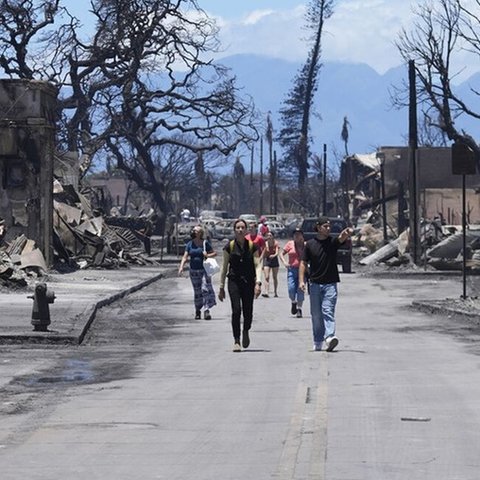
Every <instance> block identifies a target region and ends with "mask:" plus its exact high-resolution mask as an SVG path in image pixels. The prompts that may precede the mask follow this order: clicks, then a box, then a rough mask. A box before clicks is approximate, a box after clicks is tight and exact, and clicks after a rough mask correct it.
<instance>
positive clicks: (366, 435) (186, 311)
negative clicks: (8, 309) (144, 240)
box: [0, 264, 480, 480]
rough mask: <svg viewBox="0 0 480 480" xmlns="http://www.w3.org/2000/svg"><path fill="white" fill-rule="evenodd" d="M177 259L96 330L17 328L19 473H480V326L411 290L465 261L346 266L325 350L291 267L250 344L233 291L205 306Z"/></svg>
mask: <svg viewBox="0 0 480 480" xmlns="http://www.w3.org/2000/svg"><path fill="white" fill-rule="evenodd" d="M162 268H164V271H163V276H162V278H160V279H157V280H156V281H154V282H153V283H149V284H148V282H147V284H146V285H145V286H144V287H143V288H141V289H139V290H137V291H135V292H133V293H131V294H130V295H127V296H124V297H123V298H119V299H118V300H116V301H114V302H112V303H110V304H109V305H107V306H105V307H103V308H101V309H99V310H98V311H97V312H96V315H95V318H94V320H93V322H92V324H91V326H90V328H89V329H88V332H87V333H86V336H85V338H84V339H83V342H82V343H81V344H80V345H75V344H74V343H73V342H69V343H62V342H61V341H56V342H53V343H52V342H50V343H38V341H37V342H35V343H34V342H33V341H32V338H27V340H26V341H25V342H23V343H22V342H20V341H19V342H18V343H12V342H11V341H10V342H9V343H5V344H3V345H2V356H1V363H0V375H1V376H0V381H1V383H0V416H1V427H0V461H1V464H2V478H3V479H7V480H10V479H19V478H24V477H28V478H35V479H49V480H55V479H65V478H68V479H72V480H75V479H84V478H99V479H100V478H101V479H102V480H105V479H112V480H113V479H115V480H118V479H137V478H141V479H168V480H173V479H186V478H193V477H194V478H196V479H205V480H207V479H208V480H212V479H231V480H237V479H238V480H240V479H244V478H253V479H257V480H267V479H270V478H277V479H296V480H300V479H327V480H351V479H364V480H375V479H378V480H384V479H387V478H388V479H389V480H396V479H398V480H404V479H406V478H408V479H419V480H420V479H422V480H425V479H432V480H433V479H435V480H438V479H455V478H457V479H462V480H465V479H472V480H474V479H476V478H477V476H478V469H479V466H480V461H479V460H478V455H477V453H478V452H477V450H478V449H477V447H476V446H477V445H478V443H479V440H480V438H479V437H480V433H479V432H480V428H479V427H480V407H479V404H478V397H479V395H480V383H479V382H478V358H479V357H478V356H479V355H480V345H479V343H478V340H479V339H480V328H479V327H478V325H477V324H476V323H475V321H474V320H472V318H471V317H463V316H454V315H450V316H449V315H439V314H431V313H423V312H422V311H419V310H418V309H417V308H413V307H412V302H413V301H417V302H422V301H423V300H429V301H433V300H435V299H437V300H442V299H443V300H444V299H446V298H448V297H458V296H459V295H460V293H461V278H460V277H459V276H443V277H442V276H440V275H426V274H422V272H417V274H416V275H408V276H402V275H401V274H399V275H393V276H391V278H384V277H383V278H382V277H380V276H378V277H376V276H366V275H364V274H363V273H362V270H361V267H357V268H356V271H355V273H353V274H343V275H342V277H341V280H342V281H341V284H340V293H339V303H338V306H337V335H338V337H339V339H340V343H339V345H338V347H337V349H336V350H335V351H334V352H330V353H327V352H325V351H322V352H314V351H312V338H311V328H310V317H309V308H308V304H307V305H306V306H305V308H304V318H296V317H294V316H292V315H291V314H290V302H289V300H288V297H287V294H286V279H285V277H286V273H285V269H281V270H280V275H279V277H280V288H279V292H280V297H279V298H273V296H270V298H262V297H260V298H259V299H258V300H256V302H255V314H254V323H253V327H252V330H251V341H252V343H251V345H250V347H249V348H248V349H245V350H243V351H242V352H241V353H233V352H232V346H233V339H232V337H231V329H230V317H229V316H230V306H229V303H228V298H227V300H226V301H225V302H223V303H221V304H219V305H217V306H216V307H215V308H213V309H212V316H213V318H212V320H210V321H208V320H204V319H202V320H194V318H193V317H194V309H193V299H192V288H191V284H190V280H189V279H188V276H184V277H180V278H179V277H177V276H176V275H174V271H175V269H176V265H175V264H172V265H167V266H164V267H162ZM109 273H111V272H109ZM84 275H85V277H86V276H88V275H89V273H88V272H84ZM112 275H113V274H112ZM116 275H117V276H118V282H120V281H121V280H120V279H121V276H122V275H125V272H122V271H118V270H117V271H116ZM216 281H217V282H218V278H216ZM79 282H80V280H79ZM88 282H94V280H93V276H91V277H90V278H89V279H84V280H83V283H88ZM98 283H99V288H106V287H108V288H111V287H109V285H110V284H111V283H114V280H113V277H112V278H107V276H105V277H104V278H103V282H102V281H100V282H98ZM108 288H107V289H108ZM217 290H218V289H217ZM78 295H79V290H78V288H74V289H73V290H72V291H71V292H70V293H67V292H66V291H64V294H63V298H62V299H61V302H60V303H59V304H58V308H65V302H68V301H69V300H70V301H71V302H72V303H73V302H74V301H75V298H76V296H77V297H78ZM12 298H14V297H13V296H12ZM59 300H60V299H59ZM91 301H93V300H92V299H91ZM95 301H97V300H95ZM56 307H57V304H55V303H54V304H52V305H51V307H50V308H51V316H52V325H51V330H55V328H56V327H57V326H56V325H55V322H56V319H58V317H57V313H56V312H55V308H56ZM27 322H28V319H27ZM27 330H30V328H27V327H25V331H27ZM37 335H42V334H41V333H39V334H37ZM44 335H47V336H48V335H50V336H54V335H55V334H54V333H47V334H44Z"/></svg>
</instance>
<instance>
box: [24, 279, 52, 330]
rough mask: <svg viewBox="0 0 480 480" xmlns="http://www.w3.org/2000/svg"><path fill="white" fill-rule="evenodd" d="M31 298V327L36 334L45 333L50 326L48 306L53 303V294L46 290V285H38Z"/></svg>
mask: <svg viewBox="0 0 480 480" xmlns="http://www.w3.org/2000/svg"><path fill="white" fill-rule="evenodd" d="M28 298H33V309H32V325H33V329H34V331H36V332H46V331H47V327H48V326H49V325H50V309H49V307H48V305H49V304H50V303H53V302H54V301H55V293H54V292H53V290H49V289H48V288H47V284H46V283H38V284H37V285H36V286H35V293H34V294H33V295H31V296H29V297H28Z"/></svg>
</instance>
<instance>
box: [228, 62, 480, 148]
mask: <svg viewBox="0 0 480 480" xmlns="http://www.w3.org/2000/svg"><path fill="white" fill-rule="evenodd" d="M220 63H221V64H223V65H225V66H226V67H228V68H230V69H231V71H232V74H233V75H235V76H236V77H237V81H238V85H239V86H241V87H242V88H243V92H244V93H245V94H248V95H250V96H251V97H252V98H253V99H254V101H255V104H256V106H257V108H258V109H259V110H260V111H261V112H263V113H264V114H265V116H266V115H267V112H269V111H270V112H271V116H272V122H273V128H274V131H275V132H278V131H279V130H280V127H281V126H280V124H279V110H280V108H281V107H282V104H283V101H284V99H285V98H286V96H287V94H288V92H289V91H290V89H291V87H292V85H293V80H294V78H295V75H296V73H297V72H298V70H299V68H300V67H301V64H300V63H294V62H289V61H286V60H282V59H278V58H272V57H265V56H259V55H234V56H230V57H224V58H222V59H221V61H220ZM407 77H408V69H407V66H400V67H396V68H393V69H390V70H388V71H387V72H386V73H384V74H379V73H378V72H376V71H375V70H374V69H373V68H371V67H370V66H368V65H366V64H349V63H340V62H325V63H324V64H323V65H322V67H321V69H320V73H319V77H318V90H317V92H316V95H315V101H314V111H315V115H314V117H313V118H312V128H311V133H312V138H313V141H314V144H313V147H312V151H314V152H317V153H320V152H321V151H322V149H323V146H322V145H323V144H326V145H327V149H328V150H329V151H330V152H332V153H334V154H335V152H336V153H337V157H339V158H341V157H343V155H344V153H345V147H344V144H343V141H342V139H341V136H340V133H341V130H342V125H343V119H344V117H347V119H348V122H349V124H350V129H349V140H348V151H349V153H350V154H352V153H369V152H372V151H374V150H375V149H376V147H378V146H382V145H383V146H386V145H389V146H402V145H406V143H407V133H408V109H407V108H403V109H400V110H399V109H396V108H394V107H393V106H392V100H391V93H392V91H393V86H397V87H400V86H401V85H402V82H406V79H407ZM475 85H476V88H477V90H480V73H477V74H475V75H474V76H472V77H470V78H469V79H468V80H467V81H465V82H463V83H461V84H459V85H457V86H456V87H455V88H456V91H457V92H458V93H460V94H461V95H462V96H463V98H465V99H466V101H467V102H471V103H470V105H472V102H473V105H475V104H476V103H477V102H478V96H476V95H475V94H474V93H472V92H471V91H470V87H471V86H475ZM467 104H468V103H467ZM461 126H462V127H463V128H465V129H467V130H468V131H469V132H470V133H471V134H472V135H474V134H475V131H476V128H477V126H474V124H473V121H472V120H467V119H465V120H463V124H462V125H461Z"/></svg>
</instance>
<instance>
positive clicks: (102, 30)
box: [0, 0, 257, 213]
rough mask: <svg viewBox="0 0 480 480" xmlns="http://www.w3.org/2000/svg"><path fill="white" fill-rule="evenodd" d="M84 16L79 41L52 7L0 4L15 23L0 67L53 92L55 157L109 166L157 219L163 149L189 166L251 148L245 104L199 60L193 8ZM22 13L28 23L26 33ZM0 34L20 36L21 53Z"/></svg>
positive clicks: (206, 27)
mask: <svg viewBox="0 0 480 480" xmlns="http://www.w3.org/2000/svg"><path fill="white" fill-rule="evenodd" d="M90 6H91V14H92V15H93V17H94V20H95V31H94V34H93V35H92V36H91V38H88V39H84V38H82V31H81V29H80V25H79V22H78V20H77V19H75V18H73V17H72V16H70V15H69V13H68V11H67V10H66V9H64V8H59V2H58V1H57V2H52V1H37V2H35V1H33V0H24V1H13V0H3V1H2V3H1V4H0V11H2V12H4V13H5V12H7V13H8V12H10V10H12V9H13V11H15V12H16V13H15V15H13V14H11V13H10V14H9V15H10V17H9V18H8V21H9V22H8V25H6V24H5V22H4V24H3V26H2V27H1V28H0V39H3V41H4V43H5V44H6V46H5V47H4V51H3V54H4V55H3V57H2V66H4V70H5V72H6V73H7V74H9V75H11V76H22V77H23V78H42V79H46V80H50V81H52V82H55V83H56V84H57V85H58V86H59V89H60V105H59V106H60V115H61V129H60V131H61V134H60V138H59V140H60V143H61V144H62V145H63V146H64V148H65V149H67V150H70V151H78V152H80V153H81V154H82V155H83V158H84V159H86V162H85V168H86V169H87V168H88V167H89V165H90V164H92V163H93V162H95V161H97V160H102V159H103V158H107V157H109V158H115V160H116V163H117V165H116V166H117V167H118V168H120V169H121V170H123V171H125V172H126V173H127V175H128V177H129V178H130V179H131V180H133V181H135V182H136V183H137V184H138V185H139V186H140V187H141V188H142V189H144V190H146V191H149V192H150V193H151V194H152V196H153V198H154V201H155V203H156V205H157V207H158V209H159V210H160V211H161V212H165V213H166V210H167V207H168V206H167V201H166V198H165V192H166V189H165V181H164V179H163V178H162V172H161V170H160V171H159V170H158V168H157V165H158V157H159V156H160V155H161V154H162V147H164V146H166V145H171V146H173V147H177V148H181V149H186V150H189V151H191V152H193V154H194V155H193V156H192V157H193V158H196V154H198V153H202V152H219V153H220V154H222V155H227V154H229V153H230V152H232V151H233V150H235V149H236V147H237V146H238V145H239V144H241V143H242V142H248V141H251V140H255V139H256V138H257V133H256V128H255V125H254V122H255V118H254V109H253V104H252V102H251V101H250V100H249V99H242V98H241V97H240V95H239V91H238V89H237V87H236V84H235V80H234V78H232V77H231V76H230V75H229V72H228V71H227V70H226V69H225V68H223V67H221V66H219V65H216V64H214V63H213V62H211V61H210V60H209V59H208V55H209V53H210V52H213V51H214V50H215V49H216V48H217V40H216V26H215V24H214V23H213V21H212V20H211V19H209V18H208V17H207V16H206V15H205V14H204V13H203V11H202V10H201V9H200V8H199V7H198V4H197V2H196V1H195V0H177V1H165V0H117V1H110V0H92V1H91V4H90ZM29 11H32V12H36V16H37V17H36V18H37V20H35V18H34V17H32V21H31V22H30V23H28V22H27V23H26V22H24V21H23V19H24V18H28V17H27V15H28V12H29ZM41 12H47V13H45V18H47V19H48V21H47V23H45V21H44V20H42V21H40V17H41ZM5 14H6V13H5ZM52 22H53V23H52ZM10 25H14V26H12V27H10ZM47 27H49V28H47ZM9 28H13V29H14V30H15V31H21V32H22V31H25V33H24V37H20V38H22V39H23V38H24V40H22V42H21V47H18V48H17V43H20V42H16V43H14V42H13V40H12V39H10V32H9V30H8V29H9ZM42 29H43V30H42ZM40 33H41V34H40ZM42 48H43V55H41V56H39V55H38V54H37V55H36V57H35V56H34V55H33V53H36V52H38V51H39V50H40V49H42ZM34 57H35V58H37V63H38V65H37V63H35V62H33V60H32V59H33V58H34ZM41 58H43V59H45V63H44V64H41V63H39V59H41ZM24 59H30V63H28V62H27V61H25V60H24ZM25 65H26V66H29V65H34V67H33V66H30V67H29V68H26V66H25ZM6 66H7V67H8V70H7V69H6V68H5V67H6ZM14 67H15V68H14Z"/></svg>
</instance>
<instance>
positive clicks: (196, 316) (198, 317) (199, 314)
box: [195, 310, 202, 320]
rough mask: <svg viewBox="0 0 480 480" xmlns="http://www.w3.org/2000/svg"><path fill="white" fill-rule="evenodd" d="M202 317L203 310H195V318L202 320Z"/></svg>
mask: <svg viewBox="0 0 480 480" xmlns="http://www.w3.org/2000/svg"><path fill="white" fill-rule="evenodd" d="M201 318H202V312H201V311H200V310H195V320H200V319H201Z"/></svg>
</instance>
